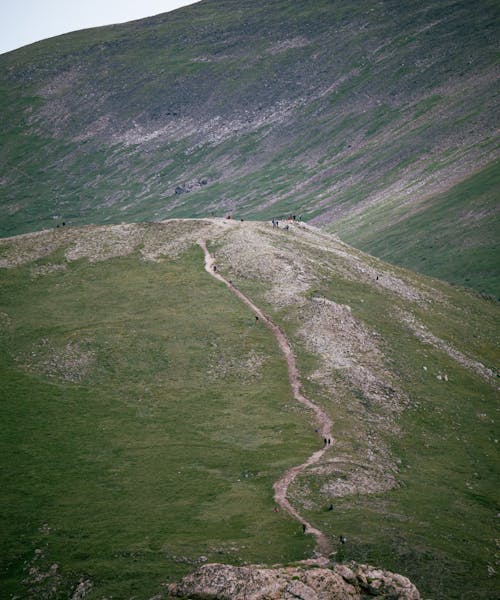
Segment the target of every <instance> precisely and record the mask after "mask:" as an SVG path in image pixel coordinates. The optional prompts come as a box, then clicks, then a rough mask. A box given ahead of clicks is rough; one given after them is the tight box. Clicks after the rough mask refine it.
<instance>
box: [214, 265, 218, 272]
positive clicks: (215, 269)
mask: <svg viewBox="0 0 500 600" xmlns="http://www.w3.org/2000/svg"><path fill="white" fill-rule="evenodd" d="M215 271H217V267H216V266H215V265H214V273H215Z"/></svg>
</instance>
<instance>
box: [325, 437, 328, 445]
mask: <svg viewBox="0 0 500 600" xmlns="http://www.w3.org/2000/svg"><path fill="white" fill-rule="evenodd" d="M324 442H325V446H326V445H327V444H328V440H327V439H326V438H324Z"/></svg>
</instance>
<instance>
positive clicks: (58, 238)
mask: <svg viewBox="0 0 500 600" xmlns="http://www.w3.org/2000/svg"><path fill="white" fill-rule="evenodd" d="M201 238H202V239H207V240H208V241H209V242H210V244H209V245H210V248H211V250H212V251H214V252H215V255H216V259H217V267H218V269H220V270H222V272H223V273H224V274H225V275H226V276H227V277H228V278H230V279H231V280H232V281H233V283H234V284H235V285H236V286H237V287H239V288H241V289H242V290H243V291H245V292H246V293H247V294H248V295H249V296H250V297H251V298H252V299H253V300H254V301H255V302H256V303H257V304H258V305H259V306H261V307H262V308H264V309H265V310H266V312H268V314H270V315H271V316H272V318H273V320H275V322H276V323H278V324H279V325H280V326H281V327H282V328H283V329H284V330H285V331H286V333H287V336H288V338H289V341H290V343H291V344H292V346H293V348H294V350H295V352H296V355H297V360H298V365H299V369H300V374H301V379H302V383H303V385H304V388H305V391H306V392H307V395H308V397H309V398H311V399H313V400H315V401H316V402H317V403H319V404H320V405H321V406H322V407H323V409H324V410H325V411H327V412H328V413H329V414H330V415H331V417H332V419H333V421H334V432H333V435H334V443H333V444H332V447H331V449H329V450H328V451H327V452H326V453H325V455H324V460H323V461H322V462H321V464H319V465H315V466H314V467H313V468H311V469H309V471H306V472H305V474H304V475H303V476H301V478H300V479H299V480H298V481H297V482H296V484H295V485H294V486H293V489H292V490H291V492H290V495H289V498H290V500H291V501H292V502H293V504H294V506H295V507H296V508H297V509H298V510H299V512H301V514H304V515H307V519H308V520H309V521H310V522H311V523H312V524H313V525H315V526H316V527H318V528H320V529H321V530H322V531H324V532H326V533H327V534H328V535H329V536H330V537H331V539H332V540H333V541H334V542H336V540H337V539H338V536H339V535H340V534H343V535H345V536H346V537H347V543H346V544H345V545H344V546H343V547H342V548H340V547H338V548H337V552H338V554H337V559H339V560H340V559H341V558H344V559H357V560H362V561H367V562H369V563H372V564H375V565H378V566H381V567H383V568H388V569H391V570H393V571H396V572H400V573H402V574H404V575H406V576H408V577H410V579H411V580H412V581H414V583H415V584H416V585H417V586H418V587H419V589H421V591H422V592H423V593H424V594H425V595H426V596H428V597H433V598H494V597H495V594H496V593H497V590H498V574H497V570H498V565H497V562H496V561H497V558H496V557H495V552H496V551H497V549H496V546H495V538H498V535H497V534H496V533H495V526H496V519H497V516H496V515H497V513H498V506H497V502H498V497H497V490H496V474H497V473H498V452H497V442H498V439H499V435H498V425H497V412H498V405H497V402H498V389H497V387H496V385H497V384H496V381H497V379H496V374H495V372H494V368H495V365H497V364H498V346H497V344H498V337H499V335H498V333H499V332H498V307H497V305H495V304H493V303H491V302H488V301H485V300H482V299H480V298H478V297H475V296H473V295H469V294H466V293H464V292H462V291H460V290H457V289H455V288H451V287H449V286H447V285H445V284H441V283H439V282H436V281H433V280H430V279H427V278H424V277H421V276H418V275H416V274H413V273H410V272H406V271H404V270H403V269H399V268H396V267H393V266H390V265H388V264H386V263H383V262H382V261H379V260H377V259H374V258H372V257H369V256H367V255H364V254H362V253H361V252H359V251H356V250H354V249H352V248H349V247H348V246H347V245H345V244H343V243H341V242H340V241H338V240H337V239H335V238H334V237H333V236H330V235H327V234H325V233H322V232H321V231H320V230H318V229H315V228H312V227H308V226H306V225H303V224H301V225H298V224H291V228H290V230H289V231H284V230H283V229H273V228H272V227H271V226H270V225H268V224H262V223H252V222H244V223H240V222H234V221H233V222H230V221H222V220H219V221H217V220H214V221H210V222H209V221H205V222H197V221H185V222H166V223H151V224H147V225H146V224H144V225H133V226H132V225H131V226H128V225H121V226H114V227H112V226H108V227H104V228H98V227H87V228H82V229H73V228H67V227H65V228H59V229H58V230H50V231H46V232H41V233H38V234H33V235H27V236H21V237H17V238H10V239H7V240H3V241H2V243H1V245H0V250H1V251H0V257H1V261H2V263H1V265H2V266H3V267H4V268H3V269H2V271H1V273H0V275H1V279H2V286H1V289H2V293H1V296H0V319H1V320H0V325H1V330H0V334H1V337H0V342H1V361H0V368H1V371H2V372H1V380H2V389H3V391H4V394H3V398H4V401H3V404H2V419H1V420H0V422H1V424H2V425H1V428H2V435H1V436H0V439H1V444H2V448H1V456H2V459H1V460H2V490H3V492H2V497H1V503H2V508H1V511H0V513H1V514H2V519H3V521H2V527H1V531H2V536H1V538H0V541H1V555H2V558H3V563H2V571H1V572H2V575H1V577H2V589H3V590H6V591H7V593H12V594H21V595H24V596H25V597H26V596H27V597H30V594H31V597H36V598H39V597H41V596H42V594H43V593H44V590H46V589H47V586H51V585H56V587H57V589H58V590H59V592H58V593H60V595H61V596H62V597H67V596H68V595H69V593H70V592H72V591H73V590H74V589H75V587H76V585H77V584H78V582H79V581H80V579H83V584H85V582H90V583H91V584H92V590H93V591H92V593H91V595H90V596H89V597H96V598H101V597H102V596H103V595H106V596H110V595H113V596H117V597H128V596H132V595H134V596H135V597H138V598H149V597H151V595H153V594H154V593H156V592H159V591H160V584H161V582H162V581H166V580H172V579H177V578H178V577H179V576H180V575H182V574H184V573H186V572H188V571H191V570H194V568H195V566H196V565H198V564H201V562H203V561H204V560H205V559H204V558H203V557H206V558H207V559H208V560H216V561H219V562H221V561H224V562H229V563H233V564H242V563H245V562H259V563H268V564H271V563H275V562H288V561H295V560H300V559H302V558H304V557H307V556H310V553H311V551H312V545H313V541H312V540H311V539H309V536H303V535H302V532H301V529H300V527H299V526H298V525H297V524H296V523H294V522H293V521H291V520H290V519H289V518H288V517H287V516H286V515H284V514H283V513H281V512H280V513H275V512H274V511H273V502H272V484H273V482H274V481H275V480H276V479H277V478H278V477H279V476H280V475H281V474H282V473H283V471H284V470H286V469H287V468H288V467H289V466H291V465H296V464H299V463H301V462H303V460H304V459H305V458H306V457H307V456H309V455H310V454H311V452H312V451H314V450H315V449H316V448H317V447H318V444H319V443H321V441H320V440H318V438H317V436H316V435H315V434H314V431H313V430H314V423H313V421H312V419H311V415H309V414H308V413H306V412H305V411H303V410H302V409H301V408H300V407H299V406H297V405H296V403H294V402H293V400H292V399H291V393H290V389H289V387H288V383H287V375H286V369H285V365H284V361H283V358H282V356H281V355H280V352H279V350H278V348H277V346H276V344H275V341H274V339H273V338H272V336H271V334H270V333H269V332H268V331H267V330H266V329H265V328H264V327H263V326H262V324H260V325H256V323H255V319H254V316H253V315H252V314H251V313H249V311H248V310H247V309H246V308H245V306H243V305H242V304H240V303H239V301H238V300H237V299H236V298H234V297H233V295H232V294H231V293H230V292H229V290H227V289H226V288H225V287H224V286H222V285H219V284H218V283H217V282H216V281H214V280H213V279H212V278H210V277H209V276H208V275H207V273H206V272H205V271H204V268H203V255H202V252H201V250H200V249H199V248H198V247H196V246H195V244H196V241H197V240H198V239H201ZM330 504H332V505H333V510H331V511H329V510H327V508H328V507H329V505H330ZM54 564H56V565H57V568H56V569H53V570H52V571H51V565H54ZM45 575H47V577H45V578H44V576H45ZM90 583H89V584H88V585H90ZM30 590H31V591H30Z"/></svg>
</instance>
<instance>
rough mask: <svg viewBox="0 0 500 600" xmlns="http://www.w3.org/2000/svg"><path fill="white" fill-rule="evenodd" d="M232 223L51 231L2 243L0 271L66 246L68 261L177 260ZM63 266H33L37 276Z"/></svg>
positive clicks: (170, 222) (168, 223)
mask: <svg viewBox="0 0 500 600" xmlns="http://www.w3.org/2000/svg"><path fill="white" fill-rule="evenodd" d="M234 225H235V223H233V222H232V221H226V220H223V219H212V220H192V219H179V220H168V221H160V222H155V223H147V224H141V223H139V224H126V223H122V224H119V225H103V226H96V225H89V226H87V227H79V228H73V227H60V228H57V229H46V230H44V231H40V232H37V233H28V234H24V235H19V236H15V237H11V238H4V239H1V240H0V254H1V258H0V268H12V267H17V266H20V265H24V264H27V263H30V262H33V261H36V260H39V259H41V258H45V257H47V256H49V255H51V254H52V253H53V252H55V251H56V250H58V249H60V248H64V249H65V251H64V256H65V259H66V260H67V261H70V262H71V261H74V260H79V259H87V260H89V261H90V262H99V261H104V260H109V259H111V258H117V257H120V256H128V255H130V254H132V253H133V252H136V251H139V252H140V255H141V257H142V258H143V259H144V260H151V261H156V260H159V259H161V257H162V256H167V257H170V258H175V257H177V256H178V255H179V254H181V253H182V252H184V251H185V250H187V249H188V248H189V247H190V246H192V245H193V244H195V243H196V241H197V240H198V239H199V238H200V237H203V236H204V235H210V236H211V237H212V238H214V239H217V238H218V237H219V235H221V234H223V233H224V232H225V231H226V230H227V229H228V228H231V227H232V226H234ZM65 268H66V267H65V265H64V263H62V264H52V265H42V266H36V267H33V270H32V274H33V276H38V275H42V274H45V273H48V272H53V271H56V270H64V269H65Z"/></svg>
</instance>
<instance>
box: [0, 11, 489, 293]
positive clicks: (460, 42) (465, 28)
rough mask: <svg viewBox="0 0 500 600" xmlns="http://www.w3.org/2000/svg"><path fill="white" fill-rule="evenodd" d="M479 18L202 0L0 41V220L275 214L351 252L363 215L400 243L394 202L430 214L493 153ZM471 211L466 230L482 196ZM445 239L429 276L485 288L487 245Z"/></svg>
mask: <svg viewBox="0 0 500 600" xmlns="http://www.w3.org/2000/svg"><path fill="white" fill-rule="evenodd" d="M498 17H499V12H498V3H496V2H493V1H491V0H481V1H480V2H469V1H466V0H447V1H446V2H442V1H439V2H437V1H435V0H426V1H425V2H423V3H422V2H420V3H418V4H416V3H414V2H410V0H404V1H400V0H399V1H396V0H385V1H384V2H379V3H373V2H369V1H368V0H356V1H354V0H353V1H351V2H345V1H335V2H331V1H330V0H317V1H315V2H314V3H311V2H307V1H306V0H301V1H297V2H294V3H293V4H290V2H288V1H287V0H272V1H271V2H270V1H268V0H266V1H264V0H258V1H255V2H252V3H247V2H242V1H239V0H204V1H203V2H199V3H197V4H195V5H193V6H191V7H187V8H185V9H182V10H179V11H175V12H173V13H169V14H165V15H160V16H157V17H154V18H151V19H145V20H142V21H136V22H133V23H129V24H125V25H120V26H113V27H105V28H98V29H93V30H88V31H83V32H77V33H74V34H69V35H65V36H60V37H57V38H53V39H51V40H45V41H43V42H40V43H37V44H34V45H31V46H28V47H25V48H22V49H20V50H18V51H16V52H11V53H8V54H5V55H3V56H1V57H0V112H1V114H2V116H3V118H2V122H1V124H0V127H1V129H0V135H1V136H2V161H1V163H2V167H1V169H2V170H1V172H0V186H1V187H0V190H1V192H0V193H1V202H0V233H1V234H3V235H13V234H16V233H20V232H26V231H33V230H36V229H40V228H42V227H48V226H51V225H54V224H55V223H58V222H61V221H65V222H71V223H73V224H83V223H106V222H121V221H124V220H125V221H129V222H130V221H140V220H151V219H153V218H165V217H169V216H176V217H184V216H190V217H192V216H206V215H207V214H210V212H212V211H216V212H217V213H218V214H221V213H222V212H225V211H233V210H238V212H239V213H240V214H242V215H243V216H246V217H253V218H271V217H272V216H278V215H280V214H288V213H289V212H290V211H292V212H296V213H297V214H299V213H302V214H303V215H304V218H307V219H308V220H313V222H314V223H316V224H322V225H332V224H333V227H335V231H336V232H337V233H340V234H342V235H343V234H344V233H345V234H346V236H347V237H348V239H349V241H350V242H352V243H355V244H358V245H360V247H363V248H364V249H368V250H370V251H378V247H379V245H380V244H383V241H382V242H380V244H379V243H378V242H377V244H373V243H372V240H367V230H373V231H374V232H377V233H378V232H381V234H382V236H383V239H384V240H387V239H389V238H390V239H391V240H392V241H393V242H395V243H396V245H397V244H401V242H402V241H406V240H407V239H408V232H409V233H410V238H409V241H410V242H411V243H417V242H416V240H419V239H420V237H421V232H420V231H415V230H414V228H413V225H414V224H415V223H414V222H413V221H411V220H408V218H410V219H411V217H412V215H413V213H414V211H416V210H418V214H419V216H420V220H421V221H423V223H422V224H420V223H419V225H421V226H422V227H423V229H424V230H428V229H432V226H433V218H434V214H433V213H434V212H435V211H436V210H437V211H440V210H442V209H441V208H440V206H441V201H442V195H441V194H443V193H445V192H447V191H448V190H449V189H450V188H451V187H452V186H453V185H456V184H458V183H459V182H461V181H463V180H466V179H467V178H468V177H469V176H470V175H471V174H473V173H476V172H477V171H480V170H481V169H483V168H486V167H487V166H488V165H489V164H490V163H491V162H492V160H494V159H495V158H496V157H498V139H497V133H496V132H497V131H498V111H496V110H495V109H496V106H497V94H498V85H497V81H498V73H497V54H496V48H495V42H496V39H497V38H498V23H499V22H500V20H499V18H498ZM497 187H498V186H496V188H495V189H497ZM470 192H471V195H468V196H467V198H464V200H465V201H466V202H468V203H471V204H472V205H473V206H474V203H475V202H476V199H475V195H474V189H471V190H470ZM450 198H451V196H450ZM452 200H453V198H452ZM458 204H459V205H458V206H457V207H454V206H453V205H452V206H451V208H450V209H449V212H450V214H451V215H452V217H453V218H454V219H453V220H455V219H457V218H458V215H459V214H460V212H461V210H462V202H461V201H460V202H459V203H458ZM402 205H404V207H405V210H404V211H402V210H401V206H402ZM447 210H448V209H447ZM472 210H473V213H474V214H473V216H471V218H470V219H466V220H465V221H463V222H461V231H463V229H464V228H465V229H466V234H467V235H468V236H469V237H471V238H472V240H473V243H478V242H480V241H481V229H482V227H483V225H484V224H485V223H487V222H490V221H491V220H492V219H494V218H496V215H497V214H498V213H497V212H496V206H495V204H494V203H493V202H492V200H491V199H489V200H488V206H487V210H486V214H487V215H488V216H484V214H483V211H479V212H477V211H476V210H475V209H474V208H473V209H472ZM485 226H487V225H485ZM458 238H459V236H457V240H458ZM452 247H453V248H460V245H459V242H458V241H456V242H455V241H453V243H452ZM410 253H411V252H410V250H408V252H402V253H401V254H402V256H401V258H400V253H395V254H394V257H393V258H394V260H401V263H402V264H408V261H411V260H412V259H411V257H410V256H409V255H410ZM384 256H385V254H384ZM451 256H452V263H451V264H450V265H449V267H447V268H446V269H445V268H442V269H441V272H442V274H443V275H444V276H446V277H449V278H451V279H452V280H455V281H463V280H465V278H469V281H468V282H467V283H468V284H469V285H471V286H475V287H478V288H484V289H485V290H486V291H488V292H490V293H496V292H495V290H494V289H493V288H492V287H491V279H492V274H491V273H492V271H493V269H494V265H495V263H496V262H498V256H497V253H487V262H486V264H484V265H483V266H481V272H483V271H485V272H486V274H485V275H484V276H483V275H481V276H479V277H478V278H476V275H475V272H474V269H470V268H469V267H468V266H467V265H466V266H464V267H463V268H462V266H461V257H460V254H459V253H457V254H456V255H455V257H454V258H453V253H451ZM413 262H414V263H415V264H414V265H413V266H420V264H419V261H413ZM431 263H432V264H430V266H429V267H428V265H429V259H427V260H426V265H425V268H429V271H428V272H436V271H439V270H440V267H439V263H440V259H439V257H435V256H433V257H432V260H431ZM476 271H477V269H476Z"/></svg>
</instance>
